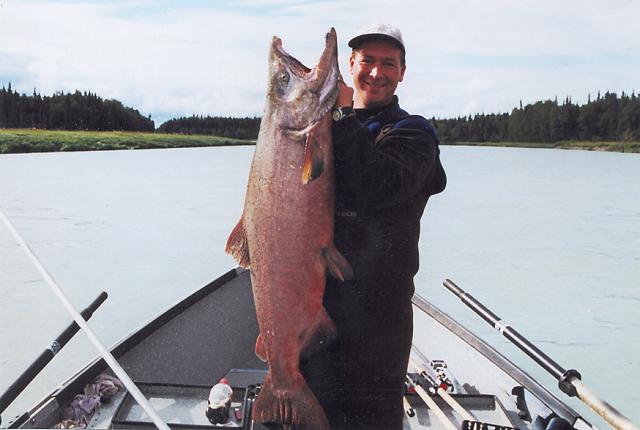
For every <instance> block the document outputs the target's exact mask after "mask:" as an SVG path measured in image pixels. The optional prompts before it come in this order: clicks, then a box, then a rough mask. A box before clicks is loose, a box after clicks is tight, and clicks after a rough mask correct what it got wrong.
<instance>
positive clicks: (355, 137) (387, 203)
mask: <svg viewBox="0 0 640 430" xmlns="http://www.w3.org/2000/svg"><path fill="white" fill-rule="evenodd" d="M424 121H425V122H426V120H424ZM333 138H334V160H335V166H336V181H337V183H338V184H339V186H340V187H345V188H346V191H347V192H348V193H349V194H350V195H352V196H354V197H355V199H356V201H357V202H358V207H359V208H360V209H369V210H375V209H383V208H386V207H391V206H395V205H397V204H398V203H400V202H402V201H405V200H407V199H410V198H411V197H413V196H415V195H416V194H417V193H418V192H420V191H421V190H422V189H423V188H425V186H426V185H427V183H428V182H429V181H431V180H433V179H434V178H433V177H434V176H436V175H438V174H440V171H442V169H441V167H440V162H439V149H438V143H437V140H436V139H435V136H434V135H432V134H431V133H429V132H428V131H426V130H424V129H420V128H408V127H399V128H394V129H392V130H391V131H390V132H389V133H387V134H386V135H384V137H382V138H381V139H378V140H377V141H376V140H375V136H370V135H369V129H368V128H367V127H366V126H364V125H362V124H361V123H360V122H359V121H358V119H357V118H356V117H355V116H351V117H347V118H345V119H343V120H342V121H340V122H338V123H336V124H335V125H334V128H333ZM442 174H444V173H442Z"/></svg>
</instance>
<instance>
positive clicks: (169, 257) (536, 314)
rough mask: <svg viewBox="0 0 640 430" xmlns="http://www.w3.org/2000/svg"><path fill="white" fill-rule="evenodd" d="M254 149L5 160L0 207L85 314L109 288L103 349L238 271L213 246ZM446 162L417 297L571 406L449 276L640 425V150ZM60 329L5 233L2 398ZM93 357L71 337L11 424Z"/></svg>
mask: <svg viewBox="0 0 640 430" xmlns="http://www.w3.org/2000/svg"><path fill="white" fill-rule="evenodd" d="M252 152H253V147H234V148H197V149H166V150H144V151H113V152H111V151H107V152H78V153H48V154H22V155H2V156H0V206H2V207H3V210H4V211H5V213H6V214H7V215H8V216H9V217H10V218H11V219H12V220H13V222H14V224H15V225H16V227H17V228H18V230H19V231H20V232H21V233H22V235H23V236H24V238H25V239H26V241H27V242H28V243H29V244H30V245H31V247H32V249H33V250H34V251H35V252H36V254H37V255H38V256H39V257H40V259H41V260H42V262H43V263H44V265H45V266H46V267H47V269H48V270H49V271H50V273H51V274H52V275H53V276H54V278H55V279H56V280H57V281H58V283H59V285H60V286H61V287H62V288H63V289H64V290H65V292H66V293H67V295H68V296H69V297H70V299H71V300H72V302H73V303H74V304H75V305H76V307H77V308H84V307H85V306H86V305H87V304H88V303H89V302H91V301H92V300H93V299H94V298H95V297H96V296H97V295H98V294H99V292H100V291H102V290H105V291H107V292H108V293H109V299H108V300H107V302H106V303H105V304H104V305H103V306H102V307H101V308H100V310H99V311H98V312H97V314H96V315H95V316H94V317H93V319H92V320H91V323H90V324H91V326H92V327H93V329H94V330H95V331H96V332H97V333H98V337H99V338H100V339H101V340H102V341H103V342H104V343H105V344H107V345H113V344H115V343H116V342H117V341H118V340H120V339H121V338H123V337H124V336H126V335H128V334H129V333H131V332H132V331H133V330H135V329H136V328H139V327H140V326H142V325H143V324H144V323H146V322H148V321H149V320H150V319H151V318H153V317H154V316H156V315H157V314H159V313H160V312H161V311H162V310H164V309H166V308H167V307H169V306H170V305H172V304H174V303H175V302H177V301H178V300H180V299H182V298H184V297H185V296H187V295H189V294H190V293H192V292H193V291H195V290H196V289H198V288H199V287H201V286H203V285H205V284H206V283H207V282H209V281H210V280H212V279H214V278H215V277H217V276H219V275H220V274H222V273H224V272H226V271H227V270H228V269H230V268H232V267H234V266H235V264H234V261H233V260H232V259H231V258H230V257H229V256H227V255H226V254H225V253H224V249H223V248H224V244H225V242H226V238H227V236H228V234H229V232H230V231H231V229H232V228H233V226H234V225H235V223H236V221H237V219H238V217H239V215H240V212H241V208H242V203H243V199H244V190H245V186H246V178H247V172H248V168H249V164H250V159H251V154H252ZM442 160H443V164H444V165H445V168H446V170H447V173H448V177H449V183H448V187H447V190H446V191H445V192H444V193H443V194H441V195H437V196H434V197H432V198H431V200H430V202H429V204H428V206H427V212H426V214H425V216H424V218H423V222H422V226H423V230H422V236H421V239H420V248H421V269H420V272H419V274H418V276H417V278H416V286H417V292H418V293H419V294H420V295H422V296H424V297H426V298H427V299H429V300H430V301H431V302H433V303H434V304H435V305H436V306H438V307H440V308H441V309H442V310H444V311H445V312H447V313H449V314H450V315H452V316H454V317H455V318H456V319H457V320H458V321H460V322H461V323H463V324H465V325H466V326H467V327H469V328H470V329H471V330H472V331H474V332H476V333H478V334H479V335H481V336H482V337H483V338H485V339H486V340H487V341H488V342H489V343H491V344H492V345H494V346H495V347H496V348H498V349H499V350H500V351H501V352H503V353H504V354H505V355H507V356H508V357H509V358H511V359H512V360H514V361H515V362H517V363H518V364H519V365H521V366H522V367H523V368H524V370H525V371H527V372H529V373H530V374H532V375H533V376H534V377H537V378H539V379H540V380H541V381H542V382H543V383H545V384H546V385H547V386H548V387H549V388H550V389H551V391H552V392H554V393H556V394H557V395H558V396H559V397H561V398H565V399H566V397H564V395H563V394H562V393H560V392H559V390H558V389H557V388H556V387H555V384H554V382H553V380H552V379H551V377H549V376H547V375H546V374H544V372H543V371H541V370H540V369H538V368H537V366H536V365H535V364H533V363H532V362H530V361H529V360H528V359H526V358H523V357H522V355H521V353H520V352H519V351H516V350H515V348H514V347H512V346H511V345H510V344H508V342H507V341H506V340H504V339H503V338H501V337H500V336H499V335H498V334H497V333H494V332H493V331H492V330H491V329H490V328H489V327H488V326H486V324H485V323H484V322H483V321H481V320H480V319H479V318H478V317H477V316H475V315H474V314H473V313H472V312H471V311H470V310H468V309H467V308H466V307H465V306H464V305H463V304H462V303H461V302H459V301H458V300H457V299H455V298H454V297H452V295H451V294H450V293H448V292H447V291H446V290H445V289H444V288H443V287H442V281H443V279H445V278H451V279H452V280H454V281H455V282H456V283H458V284H459V285H460V286H461V287H462V288H464V289H465V290H467V291H468V292H470V293H471V294H473V295H474V296H475V297H476V298H478V299H480V300H482V301H483V302H484V303H485V304H486V305H487V306H489V307H490V308H492V309H493V310H494V312H495V313H497V314H498V315H500V316H501V317H502V318H503V319H504V320H505V321H507V322H509V323H510V324H511V325H512V326H514V327H516V328H517V329H518V331H520V332H521V333H522V334H524V335H525V336H527V337H528V338H529V339H530V340H531V341H533V342H534V343H536V344H537V345H538V346H539V347H540V348H541V349H543V350H544V351H545V352H546V353H547V354H549V355H550V356H551V357H553V358H554V359H555V360H556V361H558V362H559V363H560V364H561V365H563V366H564V367H565V368H576V369H578V370H579V371H580V372H581V373H582V375H583V381H584V382H585V383H587V385H589V386H590V387H591V388H592V389H593V390H594V391H595V392H596V393H597V394H599V395H600V396H602V397H603V398H605V399H607V400H609V401H610V402H611V403H613V404H614V405H616V406H617V407H618V408H619V409H620V410H621V411H622V412H624V413H625V414H626V415H627V416H629V417H630V418H631V419H632V420H634V421H635V422H640V395H639V394H638V385H639V384H640V358H639V356H640V319H639V318H638V314H640V156H638V155H635V154H618V153H596V152H584V151H563V150H545V149H515V148H477V147H443V148H442ZM69 321H70V317H69V316H67V314H66V313H65V311H64V310H63V308H62V306H61V305H60V304H59V303H58V302H57V299H56V298H55V296H54V295H53V293H52V292H50V291H49V289H48V288H47V286H46V285H45V284H44V282H43V281H41V280H40V278H39V276H38V274H37V273H36V272H35V269H33V268H32V267H31V266H30V264H29V262H28V260H27V258H26V257H25V256H24V255H23V253H22V251H21V250H20V249H19V248H18V246H17V245H16V244H15V242H13V240H12V239H11V238H10V236H9V234H8V232H7V231H6V230H5V229H4V227H3V226H1V225H0V351H1V352H0V391H2V390H5V389H6V388H7V387H8V386H9V384H10V383H11V382H12V381H13V380H14V378H15V376H16V375H17V374H18V373H20V372H21V371H22V370H24V368H26V366H27V365H28V364H29V363H30V362H31V360H33V359H34V358H35V357H36V356H37V355H38V354H39V353H40V352H41V351H42V350H43V349H44V348H45V347H46V346H48V345H49V343H50V342H51V340H53V339H54V338H55V337H56V336H57V334H58V333H59V332H60V331H61V330H62V329H63V328H64V327H65V326H66V324H68V323H69ZM421 335H428V334H425V333H419V332H417V333H416V336H421ZM95 356H96V353H95V352H94V349H93V347H92V346H91V345H90V344H89V343H88V341H87V340H86V339H85V338H84V335H82V334H79V335H78V336H76V338H74V340H72V341H71V342H70V343H69V345H68V346H67V347H66V348H65V349H64V350H63V351H62V352H61V353H60V354H59V355H58V356H57V357H56V358H55V359H54V361H53V362H52V363H51V365H50V366H49V367H48V368H47V369H46V370H45V371H44V372H43V373H42V374H41V375H40V376H39V377H38V378H37V380H36V381H35V383H34V384H32V386H31V387H30V388H29V389H27V391H25V393H24V395H23V397H22V398H21V399H19V400H18V401H16V402H15V403H14V404H13V405H12V406H11V407H10V409H9V410H8V411H7V412H6V413H5V414H3V418H4V420H3V421H4V422H5V424H6V422H7V421H8V420H9V419H10V418H11V417H13V416H14V415H16V414H17V413H19V412H21V411H23V410H25V409H26V408H28V407H30V406H32V405H33V403H34V402H35V401H36V400H37V399H39V398H41V397H43V396H44V395H45V394H47V393H48V392H50V391H51V390H52V389H53V388H54V387H55V386H56V384H57V383H59V382H61V381H64V380H65V379H66V378H68V377H70V376H71V375H72V374H73V373H75V372H76V371H77V370H79V369H80V368H81V367H82V366H83V365H84V364H85V363H87V362H88V361H89V360H91V359H93V358H94V357H95ZM150 360H153V358H150ZM567 402H568V403H569V404H570V405H571V406H572V407H574V408H575V409H577V410H579V411H580V412H582V413H584V414H585V417H586V418H587V419H589V420H591V421H592V422H593V423H594V424H596V425H598V426H600V427H601V428H605V427H606V426H605V424H603V422H602V421H601V420H600V419H599V418H598V417H595V416H594V415H593V414H592V413H589V412H585V411H586V408H585V407H582V406H581V404H580V403H579V402H577V401H574V400H572V399H567Z"/></svg>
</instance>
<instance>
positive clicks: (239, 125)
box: [158, 115, 260, 140]
mask: <svg viewBox="0 0 640 430" xmlns="http://www.w3.org/2000/svg"><path fill="white" fill-rule="evenodd" d="M259 130H260V118H258V117H253V118H248V117H245V118H230V117H211V116H206V117H203V116H195V115H194V116H190V117H188V118H187V117H181V118H176V119H171V120H169V121H167V122H164V123H163V124H162V125H161V126H160V127H158V131H159V132H160V133H180V134H204V135H213V136H224V137H232V138H235V139H252V140H255V139H257V138H258V131H259Z"/></svg>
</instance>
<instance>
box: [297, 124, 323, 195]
mask: <svg viewBox="0 0 640 430" xmlns="http://www.w3.org/2000/svg"><path fill="white" fill-rule="evenodd" d="M322 172H324V154H323V152H322V149H321V147H320V144H319V143H318V140H317V139H316V138H315V136H314V132H313V130H312V131H310V132H309V133H308V134H307V140H306V141H305V144H304V161H303V163H302V183H303V184H308V183H309V182H311V181H313V180H314V179H317V178H318V177H319V176H320V175H322Z"/></svg>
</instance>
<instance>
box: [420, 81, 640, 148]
mask: <svg viewBox="0 0 640 430" xmlns="http://www.w3.org/2000/svg"><path fill="white" fill-rule="evenodd" d="M432 122H433V125H434V126H435V127H436V128H437V129H438V135H439V137H440V140H441V141H442V142H444V143H454V142H545V143H554V142H559V141H563V140H581V141H623V142H624V141H635V140H638V139H639V138H640V97H638V96H637V95H636V94H635V92H633V93H632V94H631V95H627V94H625V93H624V92H623V93H622V96H621V97H618V96H617V95H616V93H611V92H606V93H605V94H604V96H601V95H600V92H598V95H597V97H596V99H595V100H591V96H589V97H588V101H587V103H586V104H584V105H582V106H578V105H577V104H574V103H572V101H571V99H570V98H569V97H567V98H566V99H565V100H564V101H563V102H562V104H559V103H558V100H557V99H556V100H553V101H552V100H547V101H539V102H536V103H533V104H529V105H526V106H524V107H523V106H522V102H520V107H518V108H515V109H513V110H512V111H511V114H509V113H502V114H476V115H474V116H473V117H472V116H471V115H469V116H466V117H465V116H462V117H458V118H453V119H435V118H434V119H433V120H432Z"/></svg>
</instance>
